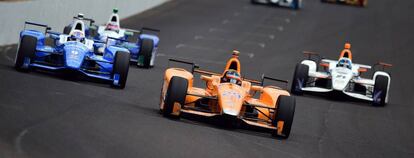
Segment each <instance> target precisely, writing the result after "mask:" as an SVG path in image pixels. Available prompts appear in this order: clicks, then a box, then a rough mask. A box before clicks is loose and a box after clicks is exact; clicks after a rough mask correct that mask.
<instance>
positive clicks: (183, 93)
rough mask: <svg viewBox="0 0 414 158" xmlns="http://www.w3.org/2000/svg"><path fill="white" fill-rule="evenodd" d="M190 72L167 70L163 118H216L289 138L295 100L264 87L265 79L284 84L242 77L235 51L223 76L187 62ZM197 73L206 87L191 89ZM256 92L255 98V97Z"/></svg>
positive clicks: (163, 92) (161, 106)
mask: <svg viewBox="0 0 414 158" xmlns="http://www.w3.org/2000/svg"><path fill="white" fill-rule="evenodd" d="M170 61H173V62H180V63H186V64H190V65H192V69H191V71H187V70H185V69H182V68H168V69H167V70H166V71H165V76H164V83H163V86H162V90H161V96H160V111H161V113H162V114H163V115H164V116H166V117H171V118H179V117H180V115H181V113H188V114H194V115H201V116H205V117H218V118H220V119H219V120H222V121H224V122H226V123H228V124H232V123H233V122H234V121H240V120H241V121H242V122H244V123H246V124H248V125H251V126H257V127H261V128H266V129H270V130H271V131H272V135H273V136H275V137H281V138H288V137H289V134H290V130H291V127H292V122H293V116H294V112H295V106H296V101H295V98H294V97H292V96H290V94H289V92H288V91H287V90H284V89H282V88H280V87H276V86H264V80H273V81H278V82H283V83H285V84H287V81H284V80H279V79H274V78H270V77H264V76H263V77H262V80H261V81H257V80H249V79H245V78H242V77H241V75H240V72H241V69H240V68H241V67H240V66H241V65H240V61H239V59H238V52H237V51H235V52H234V53H233V56H232V57H231V58H230V59H229V60H228V61H227V64H226V67H225V69H224V72H223V73H214V72H209V71H205V70H201V69H200V68H199V67H198V66H197V65H195V64H194V63H190V62H185V61H180V60H175V59H170ZM195 73H198V74H200V75H201V76H200V78H201V80H203V81H205V83H206V87H205V88H198V87H194V85H193V83H194V74H195ZM257 92H259V93H260V95H259V97H258V98H254V96H255V93H257Z"/></svg>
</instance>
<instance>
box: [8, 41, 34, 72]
mask: <svg viewBox="0 0 414 158" xmlns="http://www.w3.org/2000/svg"><path fill="white" fill-rule="evenodd" d="M36 44H37V38H36V37H32V36H23V37H22V38H21V41H20V44H19V48H17V49H18V50H17V54H16V59H15V60H16V61H15V63H14V67H15V68H16V69H17V70H19V71H27V70H28V69H25V68H23V64H24V60H25V58H29V59H30V60H32V59H33V58H34V57H35V53H36Z"/></svg>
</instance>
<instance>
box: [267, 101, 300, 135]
mask: <svg viewBox="0 0 414 158" xmlns="http://www.w3.org/2000/svg"><path fill="white" fill-rule="evenodd" d="M295 108H296V100H295V98H294V97H293V96H279V99H278V102H277V109H276V116H275V119H274V120H273V125H274V126H276V127H277V122H278V121H284V124H283V129H282V132H281V135H279V134H278V133H277V130H273V132H272V136H274V137H278V138H283V139H287V138H289V135H290V130H291V129H292V123H293V117H294V115H295Z"/></svg>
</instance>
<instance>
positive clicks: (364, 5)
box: [360, 0, 368, 7]
mask: <svg viewBox="0 0 414 158" xmlns="http://www.w3.org/2000/svg"><path fill="white" fill-rule="evenodd" d="M367 4H368V0H360V6H361V7H366V6H367Z"/></svg>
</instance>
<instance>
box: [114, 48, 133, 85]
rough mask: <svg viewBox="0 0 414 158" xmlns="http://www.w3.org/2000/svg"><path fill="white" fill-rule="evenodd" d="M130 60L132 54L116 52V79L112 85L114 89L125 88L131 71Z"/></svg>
mask: <svg viewBox="0 0 414 158" xmlns="http://www.w3.org/2000/svg"><path fill="white" fill-rule="evenodd" d="M129 58H130V54H129V53H128V52H116V55H115V58H114V67H113V70H112V76H113V79H114V82H113V83H112V86H113V87H115V88H120V89H124V88H125V85H126V81H127V78H128V71H129Z"/></svg>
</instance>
